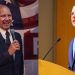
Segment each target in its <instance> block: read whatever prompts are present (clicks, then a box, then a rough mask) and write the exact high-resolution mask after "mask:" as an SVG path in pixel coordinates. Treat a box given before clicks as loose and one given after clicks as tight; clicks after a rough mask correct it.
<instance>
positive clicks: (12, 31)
mask: <svg viewBox="0 0 75 75" xmlns="http://www.w3.org/2000/svg"><path fill="white" fill-rule="evenodd" d="M10 31H11V33H12V37H13V40H15V39H16V38H15V30H14V29H11V30H10Z"/></svg>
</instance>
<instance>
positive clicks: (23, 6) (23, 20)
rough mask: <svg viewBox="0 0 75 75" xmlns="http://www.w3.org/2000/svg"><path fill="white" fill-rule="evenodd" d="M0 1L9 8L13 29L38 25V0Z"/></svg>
mask: <svg viewBox="0 0 75 75" xmlns="http://www.w3.org/2000/svg"><path fill="white" fill-rule="evenodd" d="M0 3H2V4H6V5H8V6H9V8H10V9H11V12H12V15H13V20H14V22H13V23H14V28H15V29H28V28H33V27H36V26H38V0H0Z"/></svg>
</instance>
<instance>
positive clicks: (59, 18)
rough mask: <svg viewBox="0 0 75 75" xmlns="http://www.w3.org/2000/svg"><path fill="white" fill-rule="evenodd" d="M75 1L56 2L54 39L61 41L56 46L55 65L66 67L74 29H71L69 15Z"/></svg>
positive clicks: (62, 0)
mask: <svg viewBox="0 0 75 75" xmlns="http://www.w3.org/2000/svg"><path fill="white" fill-rule="evenodd" d="M74 3H75V0H57V1H56V32H55V33H56V37H60V38H61V41H60V42H59V43H58V44H57V46H56V63H57V64H60V65H62V66H64V67H67V66H68V45H69V42H70V40H71V39H72V38H73V37H74V35H75V34H74V33H75V29H74V28H73V27H72V24H71V20H70V13H71V9H72V6H73V5H74Z"/></svg>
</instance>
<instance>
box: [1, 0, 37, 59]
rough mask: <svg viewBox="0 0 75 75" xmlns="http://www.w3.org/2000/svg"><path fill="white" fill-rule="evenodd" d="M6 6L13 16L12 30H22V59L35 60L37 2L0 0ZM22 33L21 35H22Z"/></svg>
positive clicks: (33, 0)
mask: <svg viewBox="0 0 75 75" xmlns="http://www.w3.org/2000/svg"><path fill="white" fill-rule="evenodd" d="M0 3H1V4H6V5H7V6H8V7H9V8H10V10H11V12H12V16H13V20H14V21H13V28H14V29H15V30H23V31H22V32H20V31H19V32H20V33H21V35H22V38H23V40H24V58H25V59H36V58H37V56H38V54H37V50H38V46H37V43H38V0H0ZM22 33H23V34H22Z"/></svg>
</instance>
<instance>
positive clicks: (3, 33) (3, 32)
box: [0, 28, 10, 38]
mask: <svg viewBox="0 0 75 75" xmlns="http://www.w3.org/2000/svg"><path fill="white" fill-rule="evenodd" d="M8 32H9V33H10V29H8ZM0 33H1V34H2V36H3V37H4V38H5V36H6V35H5V33H6V30H3V29H2V28H0Z"/></svg>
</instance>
